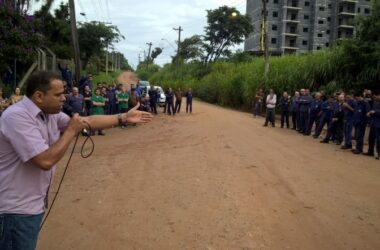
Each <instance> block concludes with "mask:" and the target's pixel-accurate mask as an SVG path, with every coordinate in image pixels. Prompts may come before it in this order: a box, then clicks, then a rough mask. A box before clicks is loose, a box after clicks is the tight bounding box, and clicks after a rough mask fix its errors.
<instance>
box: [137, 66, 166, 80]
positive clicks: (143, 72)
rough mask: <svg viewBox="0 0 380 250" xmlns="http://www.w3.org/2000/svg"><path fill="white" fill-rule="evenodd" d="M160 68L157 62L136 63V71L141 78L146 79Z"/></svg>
mask: <svg viewBox="0 0 380 250" xmlns="http://www.w3.org/2000/svg"><path fill="white" fill-rule="evenodd" d="M159 70H160V66H158V65H157V64H149V65H147V64H145V63H144V62H141V63H140V64H139V65H137V69H136V73H137V76H138V77H139V78H140V79H142V80H148V79H149V78H150V77H151V76H152V75H153V74H154V73H156V72H158V71H159Z"/></svg>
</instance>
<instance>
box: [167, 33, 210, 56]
mask: <svg viewBox="0 0 380 250" xmlns="http://www.w3.org/2000/svg"><path fill="white" fill-rule="evenodd" d="M203 45H204V44H203V41H202V38H201V36H199V35H193V36H191V37H189V38H186V39H184V40H183V41H182V42H181V44H180V50H179V54H178V55H176V56H174V57H173V62H174V61H177V60H178V57H179V58H180V59H181V60H183V61H185V62H186V61H188V60H191V59H200V58H201V57H202V55H203Z"/></svg>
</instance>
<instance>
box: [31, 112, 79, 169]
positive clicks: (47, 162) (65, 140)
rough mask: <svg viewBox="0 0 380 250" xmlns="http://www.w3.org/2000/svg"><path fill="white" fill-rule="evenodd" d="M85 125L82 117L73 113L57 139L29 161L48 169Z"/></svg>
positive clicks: (55, 162) (63, 153)
mask: <svg viewBox="0 0 380 250" xmlns="http://www.w3.org/2000/svg"><path fill="white" fill-rule="evenodd" d="M86 127H87V124H86V123H84V119H83V118H82V117H80V116H79V115H75V116H74V117H73V118H72V119H71V120H70V123H69V125H68V127H67V128H66V130H65V132H64V133H63V135H62V136H61V137H60V138H59V139H58V141H57V142H56V143H54V144H53V145H52V146H51V147H49V149H47V150H46V151H44V152H42V153H40V154H38V155H36V156H35V157H33V158H32V159H30V162H32V163H33V164H34V165H36V166H37V167H39V168H41V169H43V170H50V169H51V168H52V167H53V166H54V165H55V164H57V162H58V161H59V160H61V159H62V157H63V156H64V155H65V153H66V151H67V148H68V147H69V145H70V143H71V141H72V139H73V138H74V137H75V136H76V135H77V134H78V133H79V132H80V131H82V129H84V128H86Z"/></svg>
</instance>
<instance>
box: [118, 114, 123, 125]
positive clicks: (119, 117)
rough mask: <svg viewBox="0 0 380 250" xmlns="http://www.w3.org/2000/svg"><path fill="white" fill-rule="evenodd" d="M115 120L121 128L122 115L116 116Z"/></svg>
mask: <svg viewBox="0 0 380 250" xmlns="http://www.w3.org/2000/svg"><path fill="white" fill-rule="evenodd" d="M117 120H118V122H119V126H120V127H121V126H123V117H122V114H118V115H117Z"/></svg>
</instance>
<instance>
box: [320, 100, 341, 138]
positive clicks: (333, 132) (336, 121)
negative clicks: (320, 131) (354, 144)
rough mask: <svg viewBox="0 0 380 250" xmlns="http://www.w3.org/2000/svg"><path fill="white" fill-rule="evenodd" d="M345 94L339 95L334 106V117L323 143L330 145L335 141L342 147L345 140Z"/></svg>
mask: <svg viewBox="0 0 380 250" xmlns="http://www.w3.org/2000/svg"><path fill="white" fill-rule="evenodd" d="M343 103H344V94H339V95H338V100H337V101H336V102H334V104H333V115H332V120H331V123H330V125H329V127H328V129H327V135H326V137H325V139H323V140H322V141H321V143H329V141H330V140H333V141H334V142H335V144H336V145H340V144H341V143H342V140H343V108H342V105H343Z"/></svg>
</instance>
